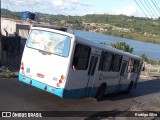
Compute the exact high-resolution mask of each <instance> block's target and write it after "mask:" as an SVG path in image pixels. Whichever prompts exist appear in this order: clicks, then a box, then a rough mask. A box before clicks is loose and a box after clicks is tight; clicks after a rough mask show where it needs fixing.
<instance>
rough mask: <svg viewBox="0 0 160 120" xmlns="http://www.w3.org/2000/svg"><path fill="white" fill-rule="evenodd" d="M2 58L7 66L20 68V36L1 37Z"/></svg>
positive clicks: (1, 61)
mask: <svg viewBox="0 0 160 120" xmlns="http://www.w3.org/2000/svg"><path fill="white" fill-rule="evenodd" d="M0 47H1V51H0V52H1V60H0V63H1V64H2V65H5V66H11V67H14V68H19V65H20V37H19V36H15V37H13V36H9V37H6V36H2V38H1V46H0Z"/></svg>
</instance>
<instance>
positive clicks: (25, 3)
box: [2, 0, 91, 15]
mask: <svg viewBox="0 0 160 120" xmlns="http://www.w3.org/2000/svg"><path fill="white" fill-rule="evenodd" d="M2 3H4V4H7V5H6V6H9V7H11V8H12V9H13V8H14V11H17V10H19V11H23V10H32V11H34V12H43V13H52V14H68V15H69V14H72V13H74V14H75V12H76V11H81V10H82V9H83V8H88V7H90V6H91V5H89V4H86V3H83V2H82V1H80V0H2ZM78 14H79V13H78ZM75 15H76V14H75Z"/></svg>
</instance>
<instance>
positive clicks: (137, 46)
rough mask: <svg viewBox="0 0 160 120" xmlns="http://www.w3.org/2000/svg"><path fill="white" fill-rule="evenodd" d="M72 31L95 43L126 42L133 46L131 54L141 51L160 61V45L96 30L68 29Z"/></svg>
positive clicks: (140, 53)
mask: <svg viewBox="0 0 160 120" xmlns="http://www.w3.org/2000/svg"><path fill="white" fill-rule="evenodd" d="M70 32H74V34H75V35H77V36H81V37H83V38H86V39H88V40H91V41H95V42H97V43H101V42H107V43H108V44H111V43H116V42H126V43H127V44H129V45H130V46H131V47H133V48H134V50H133V54H136V55H139V56H141V55H142V54H143V53H144V54H145V55H147V57H148V58H151V59H154V60H157V61H160V45H159V44H153V43H147V42H141V41H137V40H132V39H126V38H120V37H115V36H111V35H104V34H100V33H96V32H86V31H80V30H74V31H70Z"/></svg>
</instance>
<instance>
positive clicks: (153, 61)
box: [141, 54, 160, 65]
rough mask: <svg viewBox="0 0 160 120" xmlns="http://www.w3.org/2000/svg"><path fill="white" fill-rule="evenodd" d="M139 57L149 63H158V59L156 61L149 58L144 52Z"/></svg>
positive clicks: (159, 63)
mask: <svg viewBox="0 0 160 120" xmlns="http://www.w3.org/2000/svg"><path fill="white" fill-rule="evenodd" d="M141 57H142V59H143V60H144V61H145V62H147V63H149V64H151V65H160V61H159V62H158V61H156V60H153V59H150V58H148V57H147V56H146V55H145V54H142V55H141Z"/></svg>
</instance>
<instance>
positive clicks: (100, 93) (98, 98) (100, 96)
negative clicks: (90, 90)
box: [95, 84, 106, 101]
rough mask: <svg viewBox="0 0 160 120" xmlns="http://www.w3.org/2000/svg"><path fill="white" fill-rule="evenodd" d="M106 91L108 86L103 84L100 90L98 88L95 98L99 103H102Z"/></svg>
mask: <svg viewBox="0 0 160 120" xmlns="http://www.w3.org/2000/svg"><path fill="white" fill-rule="evenodd" d="M105 90H106V85H105V84H102V85H101V86H100V87H99V88H98V91H97V94H96V96H95V98H96V99H97V101H100V100H102V98H103V96H104V94H105Z"/></svg>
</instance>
